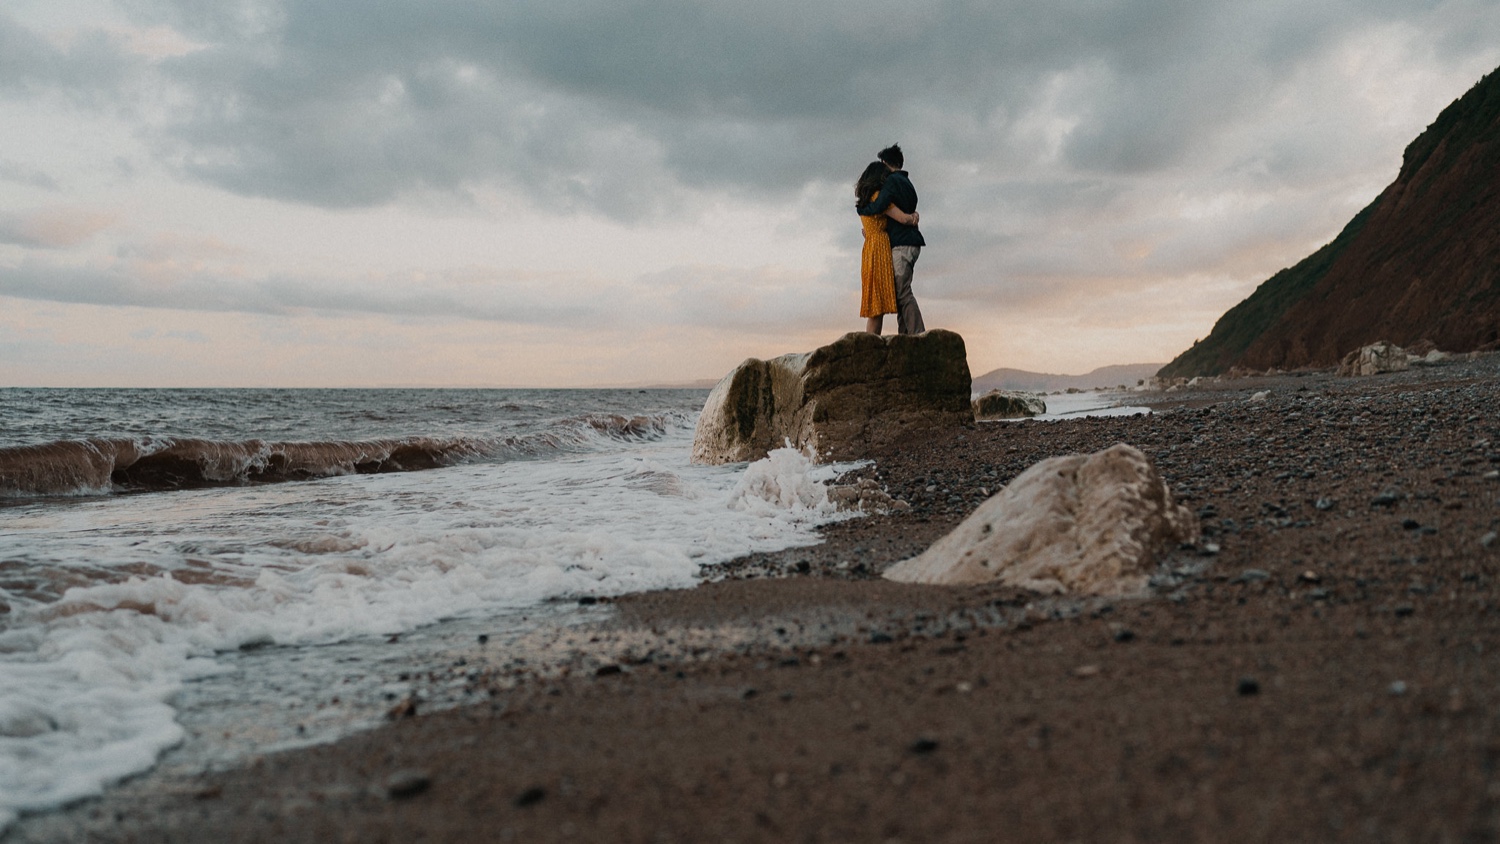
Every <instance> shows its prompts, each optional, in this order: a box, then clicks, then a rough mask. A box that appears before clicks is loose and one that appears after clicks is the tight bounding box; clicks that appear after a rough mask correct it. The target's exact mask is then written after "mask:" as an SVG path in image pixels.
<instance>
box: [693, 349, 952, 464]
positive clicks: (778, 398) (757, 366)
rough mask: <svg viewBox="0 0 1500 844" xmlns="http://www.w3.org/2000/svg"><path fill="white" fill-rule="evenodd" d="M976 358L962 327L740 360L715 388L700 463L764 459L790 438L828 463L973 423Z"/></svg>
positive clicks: (698, 444) (706, 408)
mask: <svg viewBox="0 0 1500 844" xmlns="http://www.w3.org/2000/svg"><path fill="white" fill-rule="evenodd" d="M973 421H974V412H973V409H972V408H971V407H970V406H969V362H968V358H967V356H966V355H965V352H964V339H963V338H962V337H960V336H958V335H957V334H955V333H953V332H952V331H944V330H942V329H933V330H932V331H928V332H926V333H924V334H915V335H911V334H893V335H888V336H885V337H880V336H877V335H874V334H867V333H865V332H862V331H861V332H851V333H849V334H845V335H844V336H843V337H841V338H839V339H838V340H836V341H834V342H833V343H831V344H829V345H827V346H823V347H822V348H820V349H817V350H815V351H812V352H807V353H804V354H792V355H782V356H781V357H779V358H773V359H772V360H768V361H763V360H757V359H755V358H751V359H749V360H747V361H745V362H744V363H742V364H740V365H739V367H737V368H736V369H735V370H734V371H733V372H731V373H729V374H728V375H726V376H724V379H723V380H722V381H720V382H719V383H718V385H717V386H715V387H714V389H713V392H711V393H709V396H708V401H707V402H705V403H704V405H703V414H702V415H701V416H699V417H698V430H697V432H696V434H695V435H694V437H693V462H694V463H709V464H719V463H736V462H741V461H746V460H759V459H760V458H762V457H765V456H766V454H767V453H768V452H769V451H770V450H771V449H773V448H780V447H782V446H783V445H786V444H787V443H788V442H790V444H791V445H792V447H794V448H797V449H810V450H811V451H812V452H813V453H814V455H815V457H816V459H818V460H820V461H828V460H847V459H852V458H857V457H860V456H862V455H863V454H864V453H865V452H866V450H867V448H868V447H869V446H870V445H873V444H879V443H883V442H892V441H895V440H897V439H898V438H915V437H922V436H926V435H927V432H930V431H931V430H932V429H934V428H952V427H958V426H962V425H967V424H972V423H973Z"/></svg>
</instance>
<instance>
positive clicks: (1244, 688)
mask: <svg viewBox="0 0 1500 844" xmlns="http://www.w3.org/2000/svg"><path fill="white" fill-rule="evenodd" d="M1235 691H1237V692H1239V693H1240V694H1241V695H1258V694H1260V682H1259V681H1258V680H1256V679H1255V678H1254V677H1241V678H1240V682H1239V683H1238V684H1237V685H1236V686H1235Z"/></svg>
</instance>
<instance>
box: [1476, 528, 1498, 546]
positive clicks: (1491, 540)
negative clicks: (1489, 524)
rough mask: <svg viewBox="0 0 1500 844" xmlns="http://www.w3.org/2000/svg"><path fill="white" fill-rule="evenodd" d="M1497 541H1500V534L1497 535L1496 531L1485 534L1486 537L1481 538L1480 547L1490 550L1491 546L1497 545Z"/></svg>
mask: <svg viewBox="0 0 1500 844" xmlns="http://www.w3.org/2000/svg"><path fill="white" fill-rule="evenodd" d="M1497 539H1500V533H1496V532H1495V531H1490V532H1489V533H1487V534H1485V535H1484V536H1481V537H1479V545H1480V547H1482V548H1488V547H1490V546H1491V545H1494V544H1495V540H1497Z"/></svg>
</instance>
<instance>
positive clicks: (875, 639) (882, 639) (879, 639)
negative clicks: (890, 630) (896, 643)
mask: <svg viewBox="0 0 1500 844" xmlns="http://www.w3.org/2000/svg"><path fill="white" fill-rule="evenodd" d="M892 641H893V640H892V639H891V637H890V636H889V635H888V634H886V633H881V632H880V631H879V630H877V631H875V632H874V633H871V634H870V644H872V645H885V644H889V643H890V642H892Z"/></svg>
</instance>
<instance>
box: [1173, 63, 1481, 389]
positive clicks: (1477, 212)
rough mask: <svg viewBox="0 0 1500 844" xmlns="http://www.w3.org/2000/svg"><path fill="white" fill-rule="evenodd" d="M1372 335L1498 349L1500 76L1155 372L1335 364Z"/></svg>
mask: <svg viewBox="0 0 1500 844" xmlns="http://www.w3.org/2000/svg"><path fill="white" fill-rule="evenodd" d="M1376 340H1389V341H1391V342H1393V343H1396V344H1397V345H1402V346H1407V345H1411V344H1413V343H1415V342H1416V341H1418V340H1430V341H1432V342H1433V343H1435V344H1436V345H1437V347H1438V348H1440V349H1443V350H1446V351H1455V352H1461V351H1472V350H1475V349H1493V348H1497V347H1500V72H1491V73H1490V74H1488V75H1486V76H1485V77H1484V78H1483V79H1481V80H1480V81H1479V82H1478V84H1476V85H1475V86H1474V87H1473V88H1471V89H1470V90H1469V92H1468V93H1466V94H1464V95H1463V96H1462V97H1460V98H1459V99H1458V100H1456V101H1455V102H1454V103H1453V104H1452V105H1450V106H1448V107H1447V108H1446V109H1444V110H1443V112H1442V114H1440V115H1438V118H1437V120H1436V121H1434V122H1433V124H1432V125H1431V126H1429V127H1427V130H1426V131H1425V132H1423V133H1422V134H1421V135H1420V136H1419V137H1418V138H1417V139H1416V140H1415V141H1412V143H1411V145H1410V146H1408V147H1407V148H1406V154H1405V157H1404V158H1403V160H1402V164H1401V172H1400V174H1399V175H1398V176H1397V177H1396V181H1395V182H1393V183H1391V185H1390V186H1389V187H1387V188H1386V189H1385V191H1384V192H1382V193H1381V194H1380V196H1378V197H1376V199H1375V201H1374V202H1372V203H1370V205H1369V206H1368V207H1366V208H1365V209H1364V210H1363V211H1360V212H1359V213H1358V214H1356V215H1355V216H1354V219H1352V220H1350V221H1349V224H1348V225H1347V226H1345V227H1344V230H1343V231H1342V232H1341V233H1340V234H1339V236H1338V237H1336V238H1334V239H1333V241H1332V242H1331V243H1329V244H1328V245H1326V246H1324V247H1323V248H1322V249H1319V250H1318V251H1317V252H1314V253H1313V254H1312V255H1310V256H1308V257H1307V258H1305V259H1303V260H1302V262H1301V263H1299V264H1297V265H1296V266H1294V267H1291V268H1289V269H1285V270H1282V271H1281V272H1279V273H1277V274H1276V275H1274V276H1272V277H1271V278H1270V279H1268V280H1267V281H1265V282H1264V283H1263V284H1261V285H1260V287H1258V288H1256V290H1255V292H1254V293H1252V294H1250V296H1249V298H1247V299H1245V301H1243V302H1241V303H1239V304H1238V305H1235V306H1234V307H1233V308H1230V309H1229V311H1227V312H1226V313H1225V314H1224V316H1222V317H1220V318H1219V321H1218V322H1217V323H1216V324H1215V325H1214V328H1213V331H1212V332H1211V333H1210V334H1209V335H1208V337H1206V338H1204V339H1203V340H1201V341H1199V342H1197V343H1195V344H1193V347H1192V348H1190V349H1188V350H1187V351H1185V352H1183V353H1182V354H1181V355H1179V356H1178V357H1177V358H1176V359H1175V360H1173V361H1172V362H1171V363H1169V364H1167V365H1166V366H1165V367H1163V368H1162V370H1161V373H1160V374H1161V375H1162V376H1173V377H1180V376H1194V375H1216V374H1220V373H1223V372H1225V371H1227V370H1229V369H1230V368H1231V367H1236V366H1239V367H1244V368H1246V369H1252V370H1264V369H1270V368H1272V367H1277V368H1280V369H1294V368H1297V367H1305V366H1332V365H1334V364H1336V363H1338V362H1339V359H1340V358H1342V357H1343V356H1344V355H1345V354H1346V353H1348V352H1350V351H1352V350H1354V349H1357V348H1359V347H1360V346H1363V345H1366V344H1369V343H1372V342H1374V341H1376Z"/></svg>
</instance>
